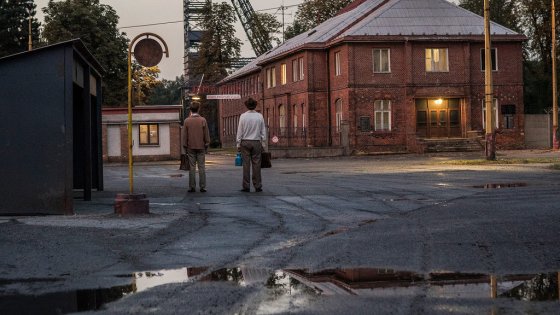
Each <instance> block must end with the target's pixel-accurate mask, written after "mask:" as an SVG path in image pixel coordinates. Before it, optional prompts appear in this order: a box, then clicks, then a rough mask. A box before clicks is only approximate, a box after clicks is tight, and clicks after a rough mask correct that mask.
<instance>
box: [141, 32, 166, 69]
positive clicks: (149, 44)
mask: <svg viewBox="0 0 560 315" xmlns="http://www.w3.org/2000/svg"><path fill="white" fill-rule="evenodd" d="M134 58H136V61H138V63H139V64H141V65H142V66H144V67H154V66H157V64H158V63H159V62H160V61H161V58H163V49H162V48H161V45H160V44H159V43H158V42H157V41H156V40H155V39H151V38H144V39H142V40H141V41H139V42H138V44H136V46H135V47H134Z"/></svg>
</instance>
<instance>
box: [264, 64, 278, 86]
mask: <svg viewBox="0 0 560 315" xmlns="http://www.w3.org/2000/svg"><path fill="white" fill-rule="evenodd" d="M275 86H276V68H268V69H266V87H267V88H272V87H275Z"/></svg>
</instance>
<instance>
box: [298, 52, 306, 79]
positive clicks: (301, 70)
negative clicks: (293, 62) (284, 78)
mask: <svg viewBox="0 0 560 315" xmlns="http://www.w3.org/2000/svg"><path fill="white" fill-rule="evenodd" d="M298 67H299V79H300V80H303V77H304V73H305V72H304V71H303V57H300V58H299V59H298Z"/></svg>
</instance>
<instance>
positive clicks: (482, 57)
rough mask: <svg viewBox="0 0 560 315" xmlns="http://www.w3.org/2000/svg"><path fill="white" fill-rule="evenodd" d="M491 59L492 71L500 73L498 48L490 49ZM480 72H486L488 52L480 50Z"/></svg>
mask: <svg viewBox="0 0 560 315" xmlns="http://www.w3.org/2000/svg"><path fill="white" fill-rule="evenodd" d="M490 58H491V60H492V71H498V50H497V48H491V49H490ZM480 70H482V71H485V70H486V50H485V49H484V48H483V49H481V50H480Z"/></svg>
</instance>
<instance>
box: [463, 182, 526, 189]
mask: <svg viewBox="0 0 560 315" xmlns="http://www.w3.org/2000/svg"><path fill="white" fill-rule="evenodd" d="M473 187H474V188H485V189H494V188H498V189H499V188H515V187H527V184H526V183H502V184H484V185H477V186H473Z"/></svg>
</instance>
